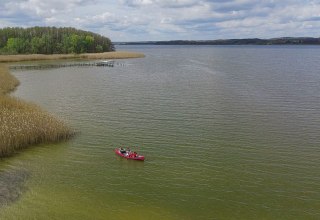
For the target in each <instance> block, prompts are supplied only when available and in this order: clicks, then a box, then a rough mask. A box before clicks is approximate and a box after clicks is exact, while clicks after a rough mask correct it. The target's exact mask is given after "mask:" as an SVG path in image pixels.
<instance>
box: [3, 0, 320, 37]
mask: <svg viewBox="0 0 320 220" xmlns="http://www.w3.org/2000/svg"><path fill="white" fill-rule="evenodd" d="M0 21H1V22H0V27H4V26H8V25H11V26H33V25H50V26H73V27H76V28H82V29H86V30H89V31H94V32H98V33H100V34H104V35H106V36H109V37H111V39H113V40H115V41H121V40H170V39H216V38H245V37H265V38H268V37H279V36H319V35H320V34H319V33H318V31H317V30H319V27H320V2H319V1H318V0H283V1H275V0H118V1H117V2H115V1H111V0H1V5H0Z"/></svg>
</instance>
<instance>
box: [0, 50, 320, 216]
mask: <svg viewBox="0 0 320 220" xmlns="http://www.w3.org/2000/svg"><path fill="white" fill-rule="evenodd" d="M117 49H118V50H127V51H128V50H131V51H136V52H143V53H144V54H145V55H146V57H145V58H142V59H130V60H119V61H117V62H119V63H121V64H122V65H115V67H114V68H99V67H74V68H61V69H48V70H28V71H27V70H26V71H15V72H14V75H15V76H16V77H17V78H18V79H19V80H20V82H21V85H20V86H19V88H18V90H17V91H16V92H15V93H14V94H13V95H15V96H18V97H21V98H23V99H25V100H29V101H32V102H35V103H37V104H38V105H40V106H41V107H43V108H45V109H47V110H48V111H50V112H52V113H53V114H55V115H58V116H60V117H61V118H63V119H64V120H66V121H68V122H69V123H70V124H71V126H73V127H74V128H76V129H77V130H78V131H79V135H78V136H76V137H75V138H74V139H72V140H71V141H69V142H66V143H61V144H56V145H41V146H38V147H34V148H30V149H27V150H25V151H24V152H23V153H21V154H19V155H18V156H16V157H14V158H12V159H9V160H6V161H5V162H3V163H5V165H6V166H10V167H13V168H15V167H24V168H25V169H27V170H28V172H30V173H31V176H30V177H29V178H28V180H27V181H26V187H27V189H28V190H26V191H25V192H24V193H23V194H22V195H20V197H19V199H18V201H16V202H13V203H12V204H11V205H9V206H5V208H3V207H0V218H5V219H17V218H18V219H19V218H26V219H28V218H31V219H59V218H60V219H61V218H65V219H318V218H320V211H319V210H320V166H319V158H320V138H319V136H320V63H319V60H320V47H317V46H119V47H118V48H117ZM120 145H130V146H139V147H137V148H136V150H138V152H139V153H141V154H143V155H145V156H146V161H145V162H136V161H127V160H123V159H120V158H118V157H117V156H116V155H115V154H114V152H113V149H114V148H115V147H117V146H120ZM35 207H36V208H35Z"/></svg>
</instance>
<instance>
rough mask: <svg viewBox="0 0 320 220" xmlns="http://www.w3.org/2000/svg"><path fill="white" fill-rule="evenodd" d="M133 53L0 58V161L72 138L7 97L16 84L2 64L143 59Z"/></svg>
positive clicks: (31, 107) (53, 120)
mask: <svg viewBox="0 0 320 220" xmlns="http://www.w3.org/2000/svg"><path fill="white" fill-rule="evenodd" d="M143 57H145V55H144V54H141V53H133V52H124V51H122V52H106V53H95V54H59V55H57V54H56V55H43V54H32V55H0V79H1V81H0V158H2V157H7V156H10V155H13V154H14V153H16V152H17V150H20V149H24V148H27V147H29V146H33V145H37V144H42V143H56V142H60V141H66V140H68V139H70V138H72V137H73V136H74V135H75V131H74V130H72V129H71V128H70V127H69V126H68V125H66V124H65V123H64V122H63V121H61V120H59V119H58V118H57V117H55V116H53V115H52V114H51V113H49V112H46V111H44V110H42V109H41V108H40V107H39V106H37V105H36V104H33V103H30V102H26V101H24V100H21V99H19V98H16V97H12V96H10V95H9V94H10V92H12V91H14V90H15V89H16V88H17V87H18V86H19V84H20V82H19V80H18V79H16V78H15V77H14V76H13V75H12V74H11V73H10V71H9V68H8V66H7V65H6V63H9V62H22V61H40V60H64V59H128V58H143Z"/></svg>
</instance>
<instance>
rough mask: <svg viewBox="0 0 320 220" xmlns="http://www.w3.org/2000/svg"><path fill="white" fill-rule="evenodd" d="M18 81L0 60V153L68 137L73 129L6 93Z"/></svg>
mask: <svg viewBox="0 0 320 220" xmlns="http://www.w3.org/2000/svg"><path fill="white" fill-rule="evenodd" d="M18 84H19V81H18V80H17V79H16V78H15V77H14V76H12V75H11V74H10V73H9V71H8V68H7V67H6V66H5V65H4V64H0V157H3V156H8V155H10V154H12V153H14V152H15V151H16V150H18V149H21V148H25V147H27V146H30V145H34V144H39V143H49V142H57V141H61V140H66V139H68V138H70V137H71V136H72V135H73V134H74V132H73V131H72V130H71V129H70V128H69V127H68V126H66V125H65V124H64V123H63V122H62V121H60V120H58V119H56V118H55V117H53V116H51V115H50V114H49V113H47V112H45V111H43V110H41V109H40V107H38V106H36V105H34V104H32V103H28V102H25V101H23V100H20V99H17V98H14V97H11V96H8V95H7V94H8V93H9V92H10V91H12V90H14V89H15V87H16V86H17V85H18Z"/></svg>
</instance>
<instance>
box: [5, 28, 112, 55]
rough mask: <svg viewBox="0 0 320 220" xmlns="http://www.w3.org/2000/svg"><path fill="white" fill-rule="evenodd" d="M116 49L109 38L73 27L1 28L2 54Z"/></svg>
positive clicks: (106, 50)
mask: <svg viewBox="0 0 320 220" xmlns="http://www.w3.org/2000/svg"><path fill="white" fill-rule="evenodd" d="M114 50H115V49H114V45H113V44H112V42H111V40H110V39H109V38H107V37H104V36H101V35H99V34H95V33H92V32H88V31H83V30H78V29H75V28H70V27H62V28H56V27H31V28H19V27H12V28H11V27H8V28H2V29H0V54H69V53H76V54H79V53H100V52H109V51H114Z"/></svg>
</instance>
